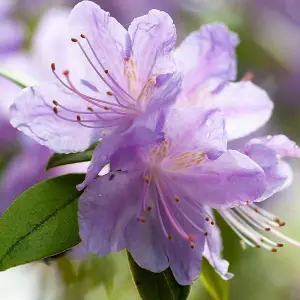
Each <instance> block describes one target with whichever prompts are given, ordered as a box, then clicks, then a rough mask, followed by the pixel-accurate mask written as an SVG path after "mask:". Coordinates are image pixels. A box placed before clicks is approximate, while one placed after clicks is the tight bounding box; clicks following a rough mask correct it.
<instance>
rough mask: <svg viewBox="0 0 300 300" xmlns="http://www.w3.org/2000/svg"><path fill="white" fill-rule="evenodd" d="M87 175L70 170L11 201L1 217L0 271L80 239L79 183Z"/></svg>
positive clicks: (32, 259) (48, 254) (49, 253)
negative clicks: (78, 213)
mask: <svg viewBox="0 0 300 300" xmlns="http://www.w3.org/2000/svg"><path fill="white" fill-rule="evenodd" d="M24 176H26V174H24ZM84 177H85V175H84V174H67V175H64V176H60V177H56V178H52V179H48V180H46V181H43V182H41V183H38V184H37V185H35V186H33V187H31V188H30V189H28V190H27V191H25V192H24V193H23V194H22V195H21V196H19V197H18V198H17V199H16V200H15V201H14V202H13V203H12V205H11V206H10V207H9V208H8V210H7V211H6V212H5V213H4V215H3V216H2V218H1V219H0V241H1V243H0V271H3V270H6V269H8V268H11V267H14V266H17V265H21V264H25V263H28V262H31V261H34V260H39V259H43V258H46V257H49V256H53V255H56V254H58V253H61V252H63V251H66V250H68V249H69V248H71V247H73V246H75V245H77V244H78V243H79V242H80V238H79V229H78V217H77V211H78V198H79V196H80V194H81V192H78V191H77V189H76V185H77V184H79V183H80V182H82V181H83V180H84Z"/></svg>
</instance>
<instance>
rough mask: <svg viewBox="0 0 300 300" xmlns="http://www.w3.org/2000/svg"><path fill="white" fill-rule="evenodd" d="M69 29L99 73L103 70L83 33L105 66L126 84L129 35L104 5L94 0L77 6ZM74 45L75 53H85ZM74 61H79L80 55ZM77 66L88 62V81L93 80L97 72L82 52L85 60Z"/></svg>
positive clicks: (71, 17)
mask: <svg viewBox="0 0 300 300" xmlns="http://www.w3.org/2000/svg"><path fill="white" fill-rule="evenodd" d="M69 26H70V31H71V33H72V34H73V36H72V37H73V38H77V39H78V40H80V41H81V44H82V46H83V48H84V49H85V51H86V53H87V54H88V56H89V57H90V58H91V60H92V61H93V62H94V63H95V65H96V66H97V67H98V68H99V70H101V68H100V66H99V64H98V62H97V60H96V58H95V56H94V54H93V53H92V51H91V49H90V48H89V46H88V43H87V42H86V39H82V38H81V37H80V35H81V34H84V35H85V36H86V37H87V38H88V40H89V41H90V43H91V45H92V47H93V50H94V51H95V53H96V55H97V57H98V59H99V60H100V61H101V63H102V64H103V65H104V67H105V69H107V70H109V72H110V74H113V76H114V78H115V79H116V81H117V82H118V83H120V84H122V78H123V76H124V75H123V65H124V56H123V54H124V49H125V44H126V34H127V33H126V30H125V29H124V27H123V26H122V25H121V24H119V23H118V22H117V21H116V19H114V18H112V17H110V14H109V13H108V12H105V11H104V10H102V9H101V8H100V6H98V5H97V4H95V3H93V2H91V1H82V2H80V3H79V4H77V5H76V6H75V7H74V9H73V10H72V12H71V14H70V18H69ZM70 43H71V42H70ZM71 46H73V47H74V53H75V50H78V53H80V52H81V51H80V49H79V47H78V45H76V44H75V45H71ZM75 48H76V49H75ZM74 58H76V56H75V57H74ZM75 63H76V64H80V65H82V63H84V65H85V66H86V72H87V74H88V76H87V77H88V78H91V76H92V75H93V73H95V72H94V71H93V70H92V69H91V67H90V65H89V63H88V61H87V60H86V59H85V58H84V56H83V55H82V53H81V60H79V61H76V62H75ZM82 72H83V68H81V73H82ZM98 80H99V79H98ZM95 83H96V82H94V84H95Z"/></svg>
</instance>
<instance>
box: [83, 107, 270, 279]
mask: <svg viewBox="0 0 300 300" xmlns="http://www.w3.org/2000/svg"><path fill="white" fill-rule="evenodd" d="M162 131H163V132H164V134H165V138H164V140H163V141H161V142H160V143H158V142H155V143H153V144H151V145H147V146H144V147H127V148H125V147H126V146H125V147H122V146H121V147H120V148H118V150H116V151H115V152H112V151H111V152H108V153H110V162H111V169H112V171H111V172H110V173H109V174H107V175H105V176H101V177H98V178H96V179H95V177H93V179H92V180H91V182H89V185H88V186H87V187H86V189H85V190H84V193H83V195H82V197H81V199H80V204H79V220H80V235H81V238H82V240H83V244H84V246H85V247H86V249H87V251H90V252H94V253H97V254H98V255H101V256H103V255H106V254H108V253H110V252H114V251H120V250H122V249H124V248H127V249H128V250H129V251H130V253H131V254H132V256H133V258H134V260H135V261H136V262H137V263H138V264H139V265H140V266H141V267H143V268H145V269H148V270H151V271H153V272H161V271H163V270H164V269H166V268H167V267H168V266H170V267H171V269H172V272H173V274H174V276H175V278H176V280H177V281H178V282H179V283H180V284H182V285H186V284H190V283H191V281H192V280H194V279H196V278H197V276H198V275H199V272H200V268H201V258H202V254H203V251H204V248H206V250H205V255H206V256H207V257H208V258H209V261H210V262H211V263H212V264H213V266H214V267H215V268H216V269H217V271H218V272H219V273H222V275H223V277H224V278H230V274H227V268H228V263H227V262H225V261H223V260H222V259H221V258H220V257H219V256H220V253H219V251H220V247H221V246H220V240H219V237H218V236H216V235H218V232H217V231H215V230H211V229H210V228H209V227H214V226H215V225H214V221H213V217H212V215H211V212H210V208H211V207H213V208H222V207H224V208H225V207H232V206H235V205H239V204H242V203H246V202H247V201H248V200H250V201H254V200H255V199H257V198H259V197H261V195H262V194H263V192H264V190H265V175H264V172H263V170H262V169H261V168H260V167H259V166H258V165H257V164H256V163H255V162H254V161H253V160H251V159H250V158H248V157H247V156H246V155H244V154H242V153H240V152H238V151H234V150H233V151H230V150H229V151H227V149H226V143H227V139H226V133H225V130H224V121H223V118H222V116H221V114H220V112H219V111H218V110H212V111H203V110H202V109H201V108H196V109H195V108H192V109H187V110H173V111H171V112H170V113H169V115H167V118H166V121H165V123H164V125H163V128H162ZM128 139H130V137H127V140H128ZM104 144H105V140H103V145H104ZM134 144H135V143H134ZM100 148H101V146H100V147H99V149H100ZM105 150H106V149H105V147H103V149H102V151H100V150H99V153H98V156H97V160H98V164H97V166H98V167H99V165H101V161H100V159H99V157H100V156H102V166H104V165H105V163H106V158H107V155H108V154H107V153H106V152H105ZM94 159H95V158H94ZM92 166H93V164H92ZM100 168H101V166H100ZM216 230H217V229H216Z"/></svg>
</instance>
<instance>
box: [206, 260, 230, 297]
mask: <svg viewBox="0 0 300 300" xmlns="http://www.w3.org/2000/svg"><path fill="white" fill-rule="evenodd" d="M201 280H202V282H203V284H204V286H205V287H206V289H207V291H208V292H209V293H210V295H211V296H212V297H213V298H214V299H215V300H228V298H229V286H228V281H226V280H223V279H222V278H221V277H220V275H219V274H218V273H216V271H215V270H214V268H213V267H212V266H211V265H210V264H209V263H208V261H207V260H206V259H205V258H203V260H202V271H201Z"/></svg>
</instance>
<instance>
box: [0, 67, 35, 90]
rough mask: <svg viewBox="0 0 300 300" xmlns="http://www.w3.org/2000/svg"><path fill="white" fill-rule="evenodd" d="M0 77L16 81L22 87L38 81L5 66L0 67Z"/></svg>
mask: <svg viewBox="0 0 300 300" xmlns="http://www.w3.org/2000/svg"><path fill="white" fill-rule="evenodd" d="M0 77H4V78H6V79H7V80H9V81H12V82H14V83H15V84H16V85H18V86H19V87H20V88H22V89H25V88H27V87H29V86H32V85H35V84H36V82H35V81H34V80H33V79H32V78H30V77H27V76H25V75H24V74H21V73H19V72H16V71H11V70H6V69H3V68H0Z"/></svg>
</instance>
